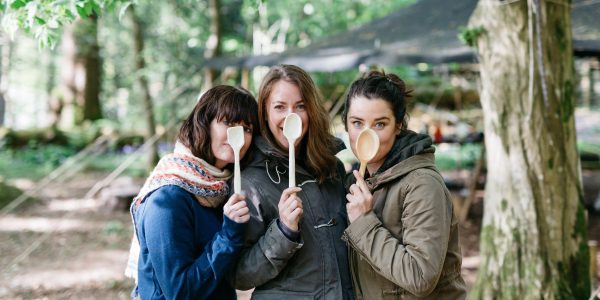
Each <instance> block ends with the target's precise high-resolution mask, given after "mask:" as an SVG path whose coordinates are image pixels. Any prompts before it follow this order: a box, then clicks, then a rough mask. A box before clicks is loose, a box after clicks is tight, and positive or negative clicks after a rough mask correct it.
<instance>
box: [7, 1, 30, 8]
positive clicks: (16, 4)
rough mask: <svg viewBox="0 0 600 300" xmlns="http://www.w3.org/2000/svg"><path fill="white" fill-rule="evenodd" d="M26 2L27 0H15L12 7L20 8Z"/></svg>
mask: <svg viewBox="0 0 600 300" xmlns="http://www.w3.org/2000/svg"><path fill="white" fill-rule="evenodd" d="M25 4H27V2H26V1H23V0H15V1H13V3H11V4H10V8H12V9H19V8H21V7H23V6H25Z"/></svg>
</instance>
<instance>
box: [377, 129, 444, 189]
mask: <svg viewBox="0 0 600 300" xmlns="http://www.w3.org/2000/svg"><path fill="white" fill-rule="evenodd" d="M432 145H433V141H432V140H431V137H429V136H428V135H425V134H418V133H416V132H414V131H410V130H404V131H402V132H401V133H400V135H399V136H398V137H397V138H396V141H395V142H394V145H393V146H392V149H391V150H390V152H389V154H388V156H387V157H386V159H385V161H384V162H383V165H381V167H380V168H379V170H377V172H375V174H373V176H372V177H371V178H368V179H367V183H368V184H369V185H370V187H371V188H372V189H375V188H377V186H379V185H381V184H383V183H386V182H389V181H392V180H395V179H397V178H399V177H402V176H404V175H406V174H408V173H410V172H411V171H413V170H416V169H420V168H433V169H435V158H434V152H435V148H434V147H433V146H432Z"/></svg>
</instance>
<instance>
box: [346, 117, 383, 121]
mask: <svg viewBox="0 0 600 300" xmlns="http://www.w3.org/2000/svg"><path fill="white" fill-rule="evenodd" d="M348 119H355V120H359V121H363V119H361V118H359V117H355V116H350V117H348ZM388 120H391V119H390V118H388V117H381V118H377V119H375V120H374V121H388Z"/></svg>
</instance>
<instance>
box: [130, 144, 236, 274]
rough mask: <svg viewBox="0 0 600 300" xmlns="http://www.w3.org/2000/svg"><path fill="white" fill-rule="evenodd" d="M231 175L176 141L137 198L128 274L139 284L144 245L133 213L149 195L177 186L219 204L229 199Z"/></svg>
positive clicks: (203, 200) (206, 202)
mask: <svg viewBox="0 0 600 300" xmlns="http://www.w3.org/2000/svg"><path fill="white" fill-rule="evenodd" d="M229 178H231V172H229V170H219V169H218V168H216V167H214V166H212V165H210V164H208V163H207V162H206V161H204V160H202V159H200V158H198V157H195V156H194V155H193V154H192V153H191V151H190V150H189V149H188V148H186V147H185V146H184V145H182V144H181V143H179V142H177V143H175V150H174V151H173V153H171V154H168V155H166V156H165V157H163V158H161V160H160V161H159V162H158V164H157V165H156V167H155V168H154V170H153V171H152V173H151V174H150V176H149V177H148V179H146V182H145V183H144V186H143V187H142V189H141V190H140V192H139V194H138V195H137V196H136V197H135V198H133V203H132V204H131V208H130V213H131V219H132V221H133V229H134V230H133V238H132V241H131V248H130V249H129V260H128V261H127V267H126V269H125V276H127V277H130V278H134V279H135V280H136V283H137V275H138V274H137V270H138V268H137V266H138V258H139V254H140V244H139V241H138V239H137V234H136V226H135V219H134V217H133V215H134V213H135V211H136V210H137V208H138V207H139V206H140V205H141V204H142V203H143V202H144V201H145V200H146V196H148V195H149V194H150V193H152V192H154V191H155V190H157V189H158V188H160V187H163V186H166V185H175V186H178V187H180V188H182V189H184V190H186V191H188V192H190V193H191V194H193V195H194V196H195V198H196V200H198V202H199V203H200V205H202V206H205V207H218V206H219V205H221V204H223V202H225V200H226V199H227V195H229V185H228V184H227V180H229ZM173 201H177V199H173Z"/></svg>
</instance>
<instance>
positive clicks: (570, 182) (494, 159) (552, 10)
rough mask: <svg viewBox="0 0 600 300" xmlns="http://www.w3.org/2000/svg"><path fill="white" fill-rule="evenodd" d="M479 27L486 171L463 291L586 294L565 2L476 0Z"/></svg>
mask: <svg viewBox="0 0 600 300" xmlns="http://www.w3.org/2000/svg"><path fill="white" fill-rule="evenodd" d="M538 22H539V23H538ZM479 26H482V27H483V29H484V30H485V31H484V33H483V34H482V35H481V36H480V37H479V38H478V39H477V44H476V45H477V48H478V57H479V60H480V68H481V105H482V107H483V112H484V124H485V146H486V150H487V168H488V175H487V184H486V191H485V202H484V203H485V204H484V212H485V213H484V218H483V226H482V233H481V253H480V256H481V265H480V267H479V274H478V278H477V283H476V286H475V288H474V289H473V291H472V292H471V297H472V298H473V299H587V298H588V297H589V295H590V288H591V286H590V274H589V252H588V251H589V250H588V246H587V226H586V222H587V221H586V217H585V210H584V208H583V192H582V186H581V169H580V164H579V157H578V154H577V149H576V136H575V125H574V107H575V97H574V87H575V80H574V67H573V55H572V37H571V9H570V1H568V0H556V1H539V0H528V1H516V2H514V1H511V2H509V1H506V2H501V1H491V0H490V1H479V3H478V5H477V8H476V10H475V12H474V13H473V15H472V16H471V20H470V23H469V27H471V28H476V27H479ZM540 61H541V62H542V63H541V64H540V63H539V62H540Z"/></svg>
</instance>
